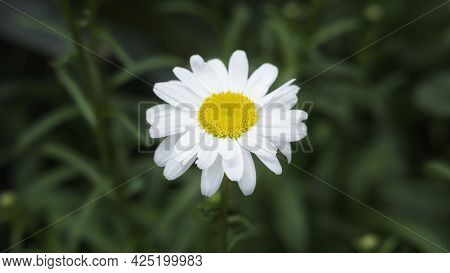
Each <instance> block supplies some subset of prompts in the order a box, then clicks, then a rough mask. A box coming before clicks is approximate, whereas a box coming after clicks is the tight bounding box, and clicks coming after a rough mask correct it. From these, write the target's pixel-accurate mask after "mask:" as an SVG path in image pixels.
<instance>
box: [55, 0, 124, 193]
mask: <svg viewBox="0 0 450 273" xmlns="http://www.w3.org/2000/svg"><path fill="white" fill-rule="evenodd" d="M88 8H89V12H90V14H89V26H90V28H89V30H90V31H91V33H92V32H93V26H92V25H91V24H94V20H93V19H92V18H95V10H96V9H95V6H93V4H91V5H89V7H88ZM63 9H64V14H65V15H66V19H67V22H68V25H69V30H70V33H71V36H72V39H73V40H74V46H75V48H76V53H77V55H76V57H77V58H76V59H77V63H78V66H79V70H80V74H81V76H82V78H83V80H84V82H85V86H86V88H87V89H88V90H90V91H91V92H90V93H91V94H90V95H91V97H92V100H91V102H92V105H93V106H94V113H95V116H96V121H97V123H96V126H95V127H94V128H93V133H94V136H95V140H96V143H97V149H98V153H99V157H100V162H101V164H102V167H103V168H104V170H105V171H106V172H107V173H108V176H109V178H110V180H111V181H112V183H113V185H114V184H117V183H116V182H117V171H116V168H115V167H114V161H113V156H112V155H111V153H110V151H111V149H110V147H111V145H110V139H109V138H108V137H107V135H106V130H107V124H106V123H105V117H104V113H105V112H106V111H105V109H104V108H105V106H106V103H107V101H108V100H107V98H106V95H107V94H106V92H105V90H104V85H103V81H102V77H101V73H100V68H99V65H98V63H97V60H96V59H95V58H92V56H91V55H88V54H91V53H90V52H88V53H86V52H85V48H83V47H84V46H85V45H84V44H83V42H82V39H81V35H80V31H79V29H78V27H77V25H76V20H75V16H74V15H73V13H72V9H71V5H70V1H68V0H65V1H63ZM89 48H90V50H94V49H95V48H96V44H95V43H94V42H93V41H92V39H91V42H90V43H89Z"/></svg>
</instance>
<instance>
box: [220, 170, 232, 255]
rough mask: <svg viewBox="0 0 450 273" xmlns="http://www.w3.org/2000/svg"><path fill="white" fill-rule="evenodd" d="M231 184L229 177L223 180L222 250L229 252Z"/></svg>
mask: <svg viewBox="0 0 450 273" xmlns="http://www.w3.org/2000/svg"><path fill="white" fill-rule="evenodd" d="M229 184H230V181H229V180H228V178H225V179H224V181H223V182H222V187H221V189H220V191H221V192H220V220H219V221H220V222H219V224H220V249H219V251H220V252H228V221H227V218H228V199H229Z"/></svg>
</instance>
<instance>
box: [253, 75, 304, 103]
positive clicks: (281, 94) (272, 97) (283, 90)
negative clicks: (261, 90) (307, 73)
mask: <svg viewBox="0 0 450 273" xmlns="http://www.w3.org/2000/svg"><path fill="white" fill-rule="evenodd" d="M294 81H295V80H290V81H288V82H286V83H285V84H283V85H281V86H280V87H278V88H277V89H275V90H274V91H272V92H270V93H269V94H267V95H266V96H264V97H263V98H261V99H259V100H258V101H257V102H256V104H258V105H259V106H261V107H266V106H267V105H268V104H274V105H275V106H279V105H283V106H284V107H286V108H287V109H291V108H292V107H293V106H294V105H296V104H297V101H298V98H297V93H298V91H299V90H300V87H298V86H296V85H291V83H293V82H294Z"/></svg>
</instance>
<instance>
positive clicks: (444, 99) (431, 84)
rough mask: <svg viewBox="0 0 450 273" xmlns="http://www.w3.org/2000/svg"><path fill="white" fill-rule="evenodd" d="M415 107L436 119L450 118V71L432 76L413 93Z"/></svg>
mask: <svg viewBox="0 0 450 273" xmlns="http://www.w3.org/2000/svg"><path fill="white" fill-rule="evenodd" d="M414 99H415V103H416V105H417V107H419V108H420V109H422V110H423V111H425V112H427V113H428V114H430V115H432V116H435V117H438V118H448V117H450V71H445V72H442V73H440V74H438V75H433V76H431V77H430V78H428V79H427V80H425V81H424V82H423V83H422V84H421V85H420V86H419V87H418V88H417V90H416V92H415V97H414Z"/></svg>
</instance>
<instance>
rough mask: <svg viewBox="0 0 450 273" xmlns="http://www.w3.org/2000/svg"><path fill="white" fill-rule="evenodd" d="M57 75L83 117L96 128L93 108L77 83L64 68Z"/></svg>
mask: <svg viewBox="0 0 450 273" xmlns="http://www.w3.org/2000/svg"><path fill="white" fill-rule="evenodd" d="M56 75H57V76H58V79H59V81H60V82H61V83H62V84H63V85H64V87H65V88H66V90H67V92H68V93H69V95H70V96H71V97H72V99H73V100H74V101H75V103H76V105H77V106H78V108H79V109H80V111H81V113H82V114H83V116H84V117H85V118H86V120H87V122H88V123H89V124H90V125H91V126H93V127H94V126H95V124H96V118H95V115H94V111H93V109H92V106H91V105H90V103H89V102H88V100H87V99H86V97H85V96H84V94H83V92H82V91H81V89H80V87H79V86H78V85H77V83H76V82H75V81H74V80H73V79H72V78H71V77H70V76H69V74H68V73H67V71H66V70H65V69H64V68H62V67H57V68H56Z"/></svg>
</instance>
